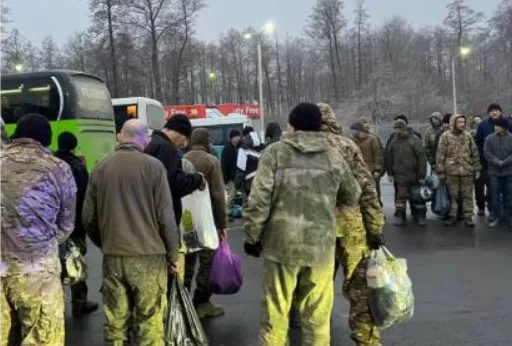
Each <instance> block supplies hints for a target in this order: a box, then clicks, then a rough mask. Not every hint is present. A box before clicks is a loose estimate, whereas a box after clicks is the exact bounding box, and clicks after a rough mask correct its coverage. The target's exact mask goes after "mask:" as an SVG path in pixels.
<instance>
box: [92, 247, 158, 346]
mask: <svg viewBox="0 0 512 346" xmlns="http://www.w3.org/2000/svg"><path fill="white" fill-rule="evenodd" d="M101 292H102V294H103V310H104V312H105V317H106V320H107V323H106V324H105V329H104V333H105V334H104V338H105V342H106V344H107V345H110V346H123V345H124V343H125V341H127V340H128V329H129V328H130V329H131V328H133V332H134V334H135V344H136V345H139V346H150V345H151V346H164V317H165V310H166V305H167V294H166V293H167V262H166V259H165V256H164V255H154V256H131V257H127V256H108V255H107V256H105V257H104V259H103V284H102V287H101Z"/></svg>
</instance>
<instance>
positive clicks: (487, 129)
mask: <svg viewBox="0 0 512 346" xmlns="http://www.w3.org/2000/svg"><path fill="white" fill-rule="evenodd" d="M503 116H504V115H502V117H503ZM508 130H509V132H512V121H509V128H508ZM493 133H494V120H493V119H492V118H491V117H489V118H487V119H485V120H484V121H482V122H481V123H480V125H478V128H477V129H476V135H475V143H476V146H477V148H478V151H479V152H480V162H481V164H482V168H483V169H485V170H487V160H486V159H485V155H484V144H485V139H486V138H487V136H489V135H491V134H493Z"/></svg>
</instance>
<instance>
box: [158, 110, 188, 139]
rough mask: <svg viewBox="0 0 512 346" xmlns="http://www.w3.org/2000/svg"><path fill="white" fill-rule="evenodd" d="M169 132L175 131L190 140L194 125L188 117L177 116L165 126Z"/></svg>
mask: <svg viewBox="0 0 512 346" xmlns="http://www.w3.org/2000/svg"><path fill="white" fill-rule="evenodd" d="M164 127H165V128H166V129H168V130H174V131H176V132H178V133H180V134H182V135H183V136H185V137H187V138H190V135H191V134H192V124H191V123H190V120H189V119H188V118H187V116H186V115H183V114H176V115H173V116H172V117H171V118H170V119H169V120H167V122H166V123H165V126H164Z"/></svg>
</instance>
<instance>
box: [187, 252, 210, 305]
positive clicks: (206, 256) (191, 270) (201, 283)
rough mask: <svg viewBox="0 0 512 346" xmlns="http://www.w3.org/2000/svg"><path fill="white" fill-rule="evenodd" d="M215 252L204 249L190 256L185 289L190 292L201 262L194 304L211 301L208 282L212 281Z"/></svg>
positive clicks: (197, 275)
mask: <svg viewBox="0 0 512 346" xmlns="http://www.w3.org/2000/svg"><path fill="white" fill-rule="evenodd" d="M214 253H215V251H213V250H209V249H204V250H201V251H198V252H196V253H191V254H188V255H187V257H186V264H185V287H186V288H187V289H188V290H189V291H190V289H191V287H192V281H193V280H194V274H195V271H196V264H197V260H199V269H198V270H197V274H196V275H195V278H196V290H195V292H194V299H193V300H194V304H195V305H198V304H202V303H206V302H208V301H209V300H210V297H211V293H210V292H209V289H208V280H209V279H210V269H211V267H212V262H213V255H214Z"/></svg>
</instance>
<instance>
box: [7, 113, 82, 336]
mask: <svg viewBox="0 0 512 346" xmlns="http://www.w3.org/2000/svg"><path fill="white" fill-rule="evenodd" d="M51 139H52V129H51V127H50V123H48V120H47V119H46V118H45V117H43V116H42V115H40V114H27V115H24V116H23V117H22V118H21V119H20V120H19V121H18V124H17V125H16V130H15V131H14V135H13V141H12V144H10V145H9V146H8V147H6V148H4V150H3V152H2V160H1V165H2V262H1V264H0V274H1V276H2V285H1V288H0V289H1V293H0V299H1V301H0V303H1V308H0V310H1V324H2V325H1V326H2V341H1V344H2V346H4V345H51V346H57V345H58V346H61V345H64V292H63V290H62V283H61V280H60V273H61V265H60V260H59V253H58V246H59V244H60V243H62V242H64V241H65V240H66V238H67V237H68V236H69V235H70V234H71V232H72V231H73V226H74V221H75V219H74V214H75V194H76V186H75V181H74V179H73V175H72V174H71V169H70V168H69V165H68V164H67V163H65V162H64V161H62V160H59V159H58V158H56V157H55V156H53V154H52V153H51V151H50V150H48V146H49V145H50V143H51Z"/></svg>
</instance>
